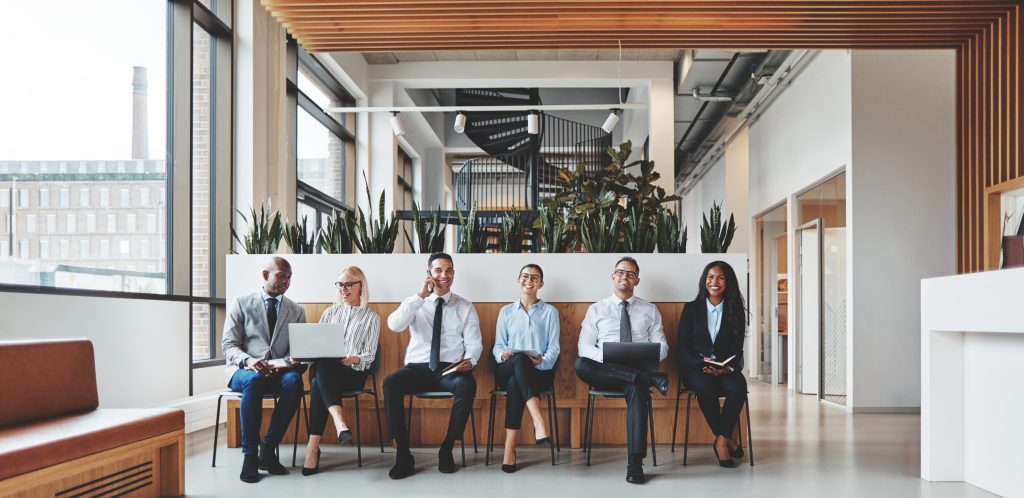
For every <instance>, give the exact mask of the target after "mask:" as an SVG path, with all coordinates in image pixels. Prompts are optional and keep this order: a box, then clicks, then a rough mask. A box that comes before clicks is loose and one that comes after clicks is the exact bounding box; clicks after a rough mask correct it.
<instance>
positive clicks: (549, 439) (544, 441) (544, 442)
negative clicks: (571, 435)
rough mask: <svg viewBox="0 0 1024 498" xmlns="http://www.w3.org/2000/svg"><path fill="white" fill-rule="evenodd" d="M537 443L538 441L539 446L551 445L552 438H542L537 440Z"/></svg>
mask: <svg viewBox="0 0 1024 498" xmlns="http://www.w3.org/2000/svg"><path fill="white" fill-rule="evenodd" d="M536 441H537V444H551V436H548V437H542V438H540V439H537V440H536Z"/></svg>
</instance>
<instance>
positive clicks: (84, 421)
mask: <svg viewBox="0 0 1024 498" xmlns="http://www.w3.org/2000/svg"><path fill="white" fill-rule="evenodd" d="M184 428H185V412H183V411H181V410H176V409H159V408H153V409H134V408H126V409H109V410H108V409H103V410H93V411H90V412H86V413H82V414H78V415H66V416H61V417H56V418H51V419H47V420H42V421H38V422H32V423H26V424H19V425H13V426H7V427H2V428H0V479H6V478H8V477H13V476H16V475H20V474H24V473H26V472H32V471H33V470H38V469H42V468H46V467H49V466H52V465H57V464H59V463H63V462H67V461H70V460H74V459H76V458H80V457H84V456H87V455H91V454H93V453H99V452H101V451H104V450H109V449H111V448H116V447H118V446H123V445H126V444H130V443H134V442H136V441H141V440H143V439H147V438H151V437H154V436H159V435H161V434H166V433H168V432H174V431H176V430H178V429H184Z"/></svg>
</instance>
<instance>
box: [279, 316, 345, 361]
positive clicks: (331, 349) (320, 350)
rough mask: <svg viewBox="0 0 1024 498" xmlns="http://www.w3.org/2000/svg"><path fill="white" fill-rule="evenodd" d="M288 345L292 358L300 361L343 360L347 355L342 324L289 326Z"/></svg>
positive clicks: (294, 324) (343, 325) (297, 324)
mask: <svg viewBox="0 0 1024 498" xmlns="http://www.w3.org/2000/svg"><path fill="white" fill-rule="evenodd" d="M288 344H289V347H290V350H291V356H292V358H293V359H296V360H300V361H309V360H319V359H324V358H344V357H345V355H346V354H347V353H348V351H345V324H343V323H292V324H289V325H288Z"/></svg>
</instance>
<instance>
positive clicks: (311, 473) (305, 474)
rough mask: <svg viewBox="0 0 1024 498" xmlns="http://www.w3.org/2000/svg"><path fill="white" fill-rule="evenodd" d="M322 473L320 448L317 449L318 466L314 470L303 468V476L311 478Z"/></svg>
mask: <svg viewBox="0 0 1024 498" xmlns="http://www.w3.org/2000/svg"><path fill="white" fill-rule="evenodd" d="M317 472H320V448H317V449H316V466H315V467H313V468H309V467H302V475H304V476H311V475H314V474H316V473H317Z"/></svg>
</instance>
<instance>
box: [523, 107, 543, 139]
mask: <svg viewBox="0 0 1024 498" xmlns="http://www.w3.org/2000/svg"><path fill="white" fill-rule="evenodd" d="M526 131H527V132H528V133H529V134H530V135H536V134H538V133H540V115H539V114H537V113H536V112H531V113H530V114H527V115H526Z"/></svg>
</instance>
